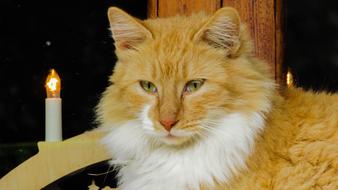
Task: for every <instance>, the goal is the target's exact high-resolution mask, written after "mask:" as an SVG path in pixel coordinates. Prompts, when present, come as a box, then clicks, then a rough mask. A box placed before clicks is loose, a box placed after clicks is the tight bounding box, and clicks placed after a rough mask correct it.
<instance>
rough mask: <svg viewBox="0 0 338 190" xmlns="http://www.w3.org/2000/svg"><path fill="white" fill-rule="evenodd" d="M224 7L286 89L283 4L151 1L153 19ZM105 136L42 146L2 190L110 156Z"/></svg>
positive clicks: (1, 183)
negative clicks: (242, 26)
mask: <svg viewBox="0 0 338 190" xmlns="http://www.w3.org/2000/svg"><path fill="white" fill-rule="evenodd" d="M223 6H231V7H234V8H236V9H237V10H238V11H239V13H240V16H241V18H242V20H243V21H244V22H246V23H247V24H248V27H249V29H250V32H251V35H252V37H253V40H254V46H255V53H256V55H257V56H258V57H260V58H262V59H264V60H266V61H267V62H268V64H270V65H271V68H272V72H273V73H274V76H275V79H276V80H277V82H278V83H279V84H281V85H282V86H283V85H284V83H285V82H284V81H285V77H284V75H285V73H284V72H283V69H282V61H283V46H282V44H283V37H282V0H255V1H251V0H148V16H149V17H150V18H156V17H168V16H173V15H176V14H186V15H189V14H191V13H192V12H199V11H205V12H206V13H210V14H211V13H213V12H215V11H216V10H217V9H219V8H220V7H223ZM102 135H103V134H102V132H100V131H92V132H88V133H83V134H81V135H79V136H76V137H73V138H71V139H68V140H66V141H63V142H52V143H48V142H40V143H39V144H38V146H39V153H38V154H37V155H35V156H33V157H32V158H30V159H28V160H27V161H25V162H24V163H22V164H21V165H19V166H18V167H16V168H15V169H14V170H12V171H11V172H9V173H8V174H7V175H6V176H4V177H3V178H2V179H1V180H0V189H6V190H22V189H25V190H36V189H41V188H43V187H45V186H47V185H48V184H50V183H52V182H53V181H56V180H57V179H59V178H61V177H63V176H65V175H68V174H69V173H72V172H74V171H76V170H78V169H81V168H83V167H86V166H88V165H92V164H95V163H98V162H101V161H104V160H107V159H110V156H109V155H108V154H107V152H106V151H105V150H104V148H103V147H102V145H101V144H100V143H99V140H100V138H101V137H102Z"/></svg>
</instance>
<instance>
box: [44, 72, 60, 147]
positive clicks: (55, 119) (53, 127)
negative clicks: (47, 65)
mask: <svg viewBox="0 0 338 190" xmlns="http://www.w3.org/2000/svg"><path fill="white" fill-rule="evenodd" d="M60 91H61V80H60V77H59V75H58V74H57V73H56V71H55V70H54V69H52V70H51V71H50V73H49V75H48V77H47V80H46V92H47V98H46V100H45V106H46V110H45V119H46V123H45V125H46V126H45V130H46V131H45V140H46V141H62V100H61V98H60Z"/></svg>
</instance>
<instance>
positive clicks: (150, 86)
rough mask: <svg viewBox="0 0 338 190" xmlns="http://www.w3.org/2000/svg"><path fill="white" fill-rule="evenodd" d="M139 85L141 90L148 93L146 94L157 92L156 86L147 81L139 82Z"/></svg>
mask: <svg viewBox="0 0 338 190" xmlns="http://www.w3.org/2000/svg"><path fill="white" fill-rule="evenodd" d="M140 85H141V87H142V88H143V90H144V91H146V92H148V93H156V92H157V88H156V86H155V85H154V84H153V83H151V82H149V81H145V80H141V81H140Z"/></svg>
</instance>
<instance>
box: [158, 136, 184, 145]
mask: <svg viewBox="0 0 338 190" xmlns="http://www.w3.org/2000/svg"><path fill="white" fill-rule="evenodd" d="M189 139H190V138H188V137H181V136H174V135H171V134H168V135H166V136H163V137H161V138H160V141H161V142H163V143H164V144H166V145H170V146H179V145H183V144H185V143H186V142H188V141H189Z"/></svg>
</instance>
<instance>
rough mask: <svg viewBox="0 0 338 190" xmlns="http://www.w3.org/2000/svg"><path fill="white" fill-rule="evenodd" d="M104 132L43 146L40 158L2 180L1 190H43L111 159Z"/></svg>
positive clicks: (23, 164)
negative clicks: (69, 175) (104, 139)
mask: <svg viewBox="0 0 338 190" xmlns="http://www.w3.org/2000/svg"><path fill="white" fill-rule="evenodd" d="M103 135H104V132H103V131H101V130H94V131H90V132H85V133H83V134H81V135H78V136H75V137H73V138H70V139H67V140H65V141H62V142H39V143H38V148H39V152H38V154H36V155H34V156H33V157H31V158H29V159H28V160H26V161H25V162H23V163H22V164H20V165H19V166H17V167H16V168H14V169H13V170H12V171H10V172H9V173H8V174H7V175H5V176H4V177H3V178H1V179H0V189H6V190H21V189H25V190H36V189H42V188H43V187H45V186H47V185H48V184H50V183H52V182H54V181H56V180H57V179H59V178H61V177H63V176H65V175H68V174H70V173H72V172H74V171H77V170H79V169H81V168H84V167H87V166H89V165H92V164H95V163H98V162H102V161H105V160H109V159H111V157H110V156H109V154H108V153H107V151H106V150H105V149H104V147H103V146H102V145H101V144H100V139H101V138H102V137H103Z"/></svg>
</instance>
